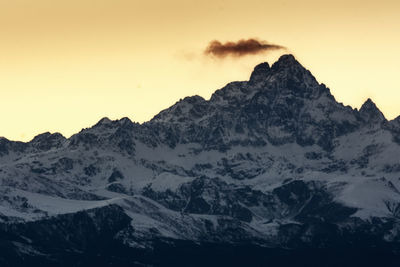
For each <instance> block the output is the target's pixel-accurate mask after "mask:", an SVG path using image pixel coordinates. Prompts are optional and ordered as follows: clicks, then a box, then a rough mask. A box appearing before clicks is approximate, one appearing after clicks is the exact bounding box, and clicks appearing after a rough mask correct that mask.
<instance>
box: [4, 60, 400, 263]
mask: <svg viewBox="0 0 400 267" xmlns="http://www.w3.org/2000/svg"><path fill="white" fill-rule="evenodd" d="M399 140H400V123H399V118H397V119H395V120H393V121H387V120H386V119H385V117H384V116H383V114H382V113H381V112H380V111H379V109H378V108H377V107H376V105H375V104H374V103H373V102H372V100H370V99H368V100H367V101H366V102H365V103H364V105H363V106H362V107H361V108H360V110H357V109H353V108H351V107H349V106H344V105H342V104H341V103H338V102H337V101H336V100H335V98H334V97H333V96H332V95H331V93H330V91H329V89H328V88H327V87H326V86H325V85H323V84H319V83H318V82H317V80H316V79H315V78H314V77H313V76H312V74H311V73H310V72H309V71H308V70H306V69H305V68H304V67H303V66H301V64H300V63H299V62H297V61H296V59H295V58H294V57H293V56H292V55H284V56H282V57H281V58H280V59H279V60H278V61H277V62H276V63H274V64H273V65H272V66H271V67H270V66H269V65H268V63H262V64H260V65H258V66H256V67H255V69H254V71H253V73H252V74H251V77H250V80H249V81H243V82H233V83H229V84H228V85H227V86H225V87H224V88H222V89H220V90H217V91H216V92H215V93H214V94H213V95H212V97H211V98H210V100H205V99H203V98H201V97H200V96H193V97H187V98H184V99H183V100H180V101H179V102H177V103H176V104H175V105H173V106H172V107H170V108H168V109H166V110H163V111H161V112H160V113H159V114H158V115H156V116H155V117H154V118H153V119H152V120H151V121H149V122H146V123H143V124H138V123H133V122H131V121H130V120H129V119H128V118H123V119H120V120H116V121H111V120H109V119H107V118H104V119H102V120H100V121H99V122H98V123H97V124H96V125H94V126H93V127H91V128H87V129H83V130H82V131H81V132H79V133H77V134H75V135H73V136H72V137H70V138H68V139H66V138H64V137H63V136H62V135H60V134H58V133H56V134H50V133H45V134H42V135H39V136H37V137H35V138H34V139H33V140H32V141H30V142H28V143H22V142H12V141H9V140H7V139H5V138H1V139H0V222H1V223H0V232H2V233H4V236H5V237H4V238H0V240H3V241H4V242H3V245H4V246H5V247H7V249H10V250H11V251H14V252H15V253H16V255H25V256H26V255H28V254H29V255H30V254H32V253H33V254H35V253H37V255H48V257H49V258H52V257H55V258H57V257H58V256H57V257H56V254H57V253H60V252H57V253H56V254H55V252H54V251H52V250H50V249H49V246H51V245H50V244H49V243H46V242H47V241H46V242H44V241H42V238H43V236H45V235H49V236H51V237H52V238H53V237H54V238H55V239H56V238H60V236H59V235H58V234H57V233H58V232H57V227H59V231H67V232H70V235H71V238H72V239H73V238H78V236H79V234H77V233H78V232H75V231H78V230H76V229H75V228H74V227H73V226H72V225H71V222H70V220H72V221H73V222H74V223H78V224H79V225H87V226H85V227H88V229H92V227H94V228H93V229H96V231H94V230H93V231H94V232H93V234H89V235H90V236H92V237H93V238H94V239H90V240H89V239H88V240H86V241H85V240H82V237H79V238H78V239H77V241H76V243H70V241H69V240H65V242H66V243H65V244H66V245H65V247H59V250H60V251H63V252H62V253H67V252H66V248H68V249H69V250H74V249H76V251H86V249H87V247H85V246H84V247H82V246H81V245H79V244H81V243H82V242H83V243H85V242H86V243H88V242H89V243H90V242H95V241H94V240H95V239H96V238H100V237H101V236H102V233H103V232H106V233H107V237H106V239H107V240H109V239H110V240H112V242H116V243H118V246H122V247H123V248H121V250H122V251H123V250H124V249H129V248H131V249H143V250H147V249H154V248H155V246H156V245H155V244H158V242H160V240H165V242H166V243H167V244H171V243H170V242H173V243H174V242H181V241H182V242H183V241H185V242H189V241H190V242H197V243H202V242H209V243H215V244H255V245H259V246H264V247H265V246H266V247H278V248H281V247H284V248H296V247H301V246H312V247H318V248H319V247H329V246H336V245H338V244H339V245H344V244H347V245H349V244H353V245H354V244H359V243H358V242H360V244H364V245H371V246H376V244H382V246H383V244H384V245H385V246H386V245H390V246H392V245H393V246H394V247H396V246H397V245H398V244H400V243H398V242H399V237H400V235H399V231H398V229H400V228H399V226H400V224H399V220H400V217H399V216H400V206H399V204H400V191H399V190H400V157H399V156H400V141H399ZM93 214H95V215H93ZM114 217H115V218H116V220H117V219H118V220H120V221H115V223H114V222H113V220H114ZM99 220H100V221H99ZM52 221H54V224H55V225H56V226H54V229H53V230H52V232H46V230H45V227H44V226H43V225H47V224H48V223H51V222H52ZM68 225H71V226H70V227H69V226H68ZM27 227H34V228H36V227H38V228H39V229H40V231H39V233H38V234H37V235H36V236H30V235H29V236H30V237H29V238H28V237H27V239H24V238H23V236H25V235H26V229H27ZM82 227H83V226H82ZM103 228H104V229H103ZM10 229H11V230H10ZM49 231H50V230H49ZM79 231H84V230H83V228H82V229H81V230H79ZM85 231H86V230H85ZM90 231H92V230H90ZM75 233H76V234H77V236H76V237H74V234H75ZM91 233H92V232H91ZM104 238H105V237H104ZM67 239H68V238H67ZM96 240H97V239H96ZM360 240H361V241H360ZM43 242H44V243H43ZM110 242H111V241H110ZM163 242H164V241H163ZM86 243H85V244H86ZM15 244H18V245H15ZM174 244H175V243H174ZM0 245H1V244H0ZM62 253H61V254H62ZM68 253H72V252H70V251H69V252H68ZM35 255H36V254H35ZM49 255H50V256H49ZM57 255H59V254H57ZM62 255H64V254H62ZM65 255H67V254H65ZM68 255H69V254H68ZM35 257H36V256H35ZM35 257H33V258H35ZM38 257H39V258H40V257H42V256H38ZM46 257H47V256H46ZM16 258H17V259H18V258H19V256H16ZM0 259H1V257H0ZM8 260H9V259H8ZM14 260H15V259H14ZM53 260H56V259H53Z"/></svg>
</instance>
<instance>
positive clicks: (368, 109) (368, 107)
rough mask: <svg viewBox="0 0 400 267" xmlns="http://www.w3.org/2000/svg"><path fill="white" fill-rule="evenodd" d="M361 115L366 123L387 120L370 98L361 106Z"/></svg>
mask: <svg viewBox="0 0 400 267" xmlns="http://www.w3.org/2000/svg"><path fill="white" fill-rule="evenodd" d="M360 115H361V117H362V118H363V119H364V120H365V121H366V122H370V123H377V122H381V121H383V120H385V116H384V115H383V114H382V112H381V111H380V110H379V109H378V107H377V106H376V105H375V103H374V102H373V101H372V100H371V98H368V99H367V100H366V101H365V102H364V104H363V105H362V106H361V108H360Z"/></svg>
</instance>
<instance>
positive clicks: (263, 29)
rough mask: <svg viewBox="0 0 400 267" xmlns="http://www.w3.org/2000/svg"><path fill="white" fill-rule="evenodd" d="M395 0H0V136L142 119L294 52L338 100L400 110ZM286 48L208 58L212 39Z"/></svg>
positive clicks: (399, 26)
mask: <svg viewBox="0 0 400 267" xmlns="http://www.w3.org/2000/svg"><path fill="white" fill-rule="evenodd" d="M399 14H400V1H398V0H397V1H394V0H393V1H389V0H381V1H368V0H364V1H358V0H346V1H344V0H336V1H321V0H318V1H316V0H305V1H298V0H297V1H279V0H274V1H265V0H264V1H255V0H247V1H224V0H212V1H210V0H203V1H198V0H197V1H192V0H163V1H161V0H159V1H150V0H149V1H135V0H57V1H55V0H35V1H33V0H12V1H11V0H0V38H1V39H0V90H1V100H2V101H1V105H0V125H1V127H0V136H5V137H6V138H9V139H12V140H23V141H28V140H30V139H32V137H33V136H35V135H37V134H39V133H42V132H46V131H50V132H61V133H62V134H64V135H65V136H67V137H69V136H70V135H71V134H73V133H76V132H78V131H79V130H80V129H81V128H84V127H90V126H92V125H93V124H94V123H96V122H97V121H98V120H99V119H100V118H102V117H104V116H107V117H109V118H111V119H118V118H121V117H126V116H127V117H129V118H130V119H131V120H133V121H138V122H143V121H146V120H149V119H151V118H152V117H153V116H154V115H155V114H157V113H158V112H159V111H160V110H162V109H164V108H167V107H168V106H170V105H172V104H174V103H175V102H176V101H177V100H179V99H180V98H183V97H185V96H189V95H194V94H198V95H201V96H203V97H205V98H207V99H208V98H209V97H210V95H211V94H212V92H214V91H215V90H216V89H219V88H221V87H223V86H224V85H225V84H226V83H228V82H230V81H234V80H246V79H248V77H249V75H250V73H251V71H252V69H253V68H254V66H255V65H256V64H258V63H261V62H263V61H268V62H270V63H273V62H274V61H275V60H276V59H277V58H278V57H279V56H280V55H281V54H284V53H285V54H286V53H292V54H294V55H295V57H296V58H297V59H298V60H299V61H300V62H301V63H302V64H303V65H304V66H305V67H307V68H308V69H309V70H310V71H311V72H312V73H313V74H314V75H315V76H316V78H317V79H318V80H319V81H320V82H323V83H325V84H326V85H327V86H328V87H329V88H330V89H331V91H332V93H333V94H334V96H335V97H336V99H337V100H338V101H340V102H343V103H344V104H346V105H351V106H353V107H357V108H359V107H360V105H361V104H362V103H363V102H364V101H365V100H366V99H367V98H368V97H370V98H372V99H373V100H374V102H375V103H376V104H377V105H378V107H379V108H380V109H381V110H382V111H383V112H384V114H385V115H386V117H387V118H388V119H393V118H394V117H396V116H397V115H400V104H399V100H400V65H399V64H400V34H399V33H400V15H399ZM247 38H258V39H260V40H266V41H268V42H270V43H272V44H277V45H280V46H284V47H287V51H284V50H275V51H272V52H267V53H262V54H257V55H248V56H243V57H233V58H232V57H225V58H221V59H219V58H213V57H211V56H209V55H206V54H204V50H205V49H206V47H207V46H208V44H209V43H210V42H211V41H212V40H219V41H221V42H227V41H237V40H239V39H247Z"/></svg>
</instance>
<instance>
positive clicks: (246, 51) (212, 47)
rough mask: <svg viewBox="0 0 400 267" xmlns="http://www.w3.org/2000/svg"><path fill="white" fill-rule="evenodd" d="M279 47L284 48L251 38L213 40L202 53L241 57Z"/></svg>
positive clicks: (219, 56) (222, 56) (221, 56)
mask: <svg viewBox="0 0 400 267" xmlns="http://www.w3.org/2000/svg"><path fill="white" fill-rule="evenodd" d="M280 49H286V48H285V47H284V46H280V45H276V44H270V43H268V42H266V41H261V40H257V39H253V38H251V39H247V40H245V39H241V40H239V41H237V42H226V43H224V44H223V43H221V42H220V41H217V40H214V41H211V42H210V43H209V44H208V46H207V48H206V50H205V51H204V53H205V54H206V55H210V56H214V57H218V58H224V57H226V56H232V57H242V56H246V55H255V54H261V53H265V52H268V51H271V50H280Z"/></svg>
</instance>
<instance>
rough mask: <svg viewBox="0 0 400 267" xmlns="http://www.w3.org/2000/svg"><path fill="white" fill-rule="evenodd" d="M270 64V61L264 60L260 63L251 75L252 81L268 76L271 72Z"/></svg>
mask: <svg viewBox="0 0 400 267" xmlns="http://www.w3.org/2000/svg"><path fill="white" fill-rule="evenodd" d="M270 69H271V68H270V66H269V64H268V62H263V63H261V64H258V65H257V66H255V68H254V70H253V72H252V73H251V76H250V81H255V80H258V79H260V78H261V79H262V78H263V77H265V76H267V75H268V73H269V72H270Z"/></svg>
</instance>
